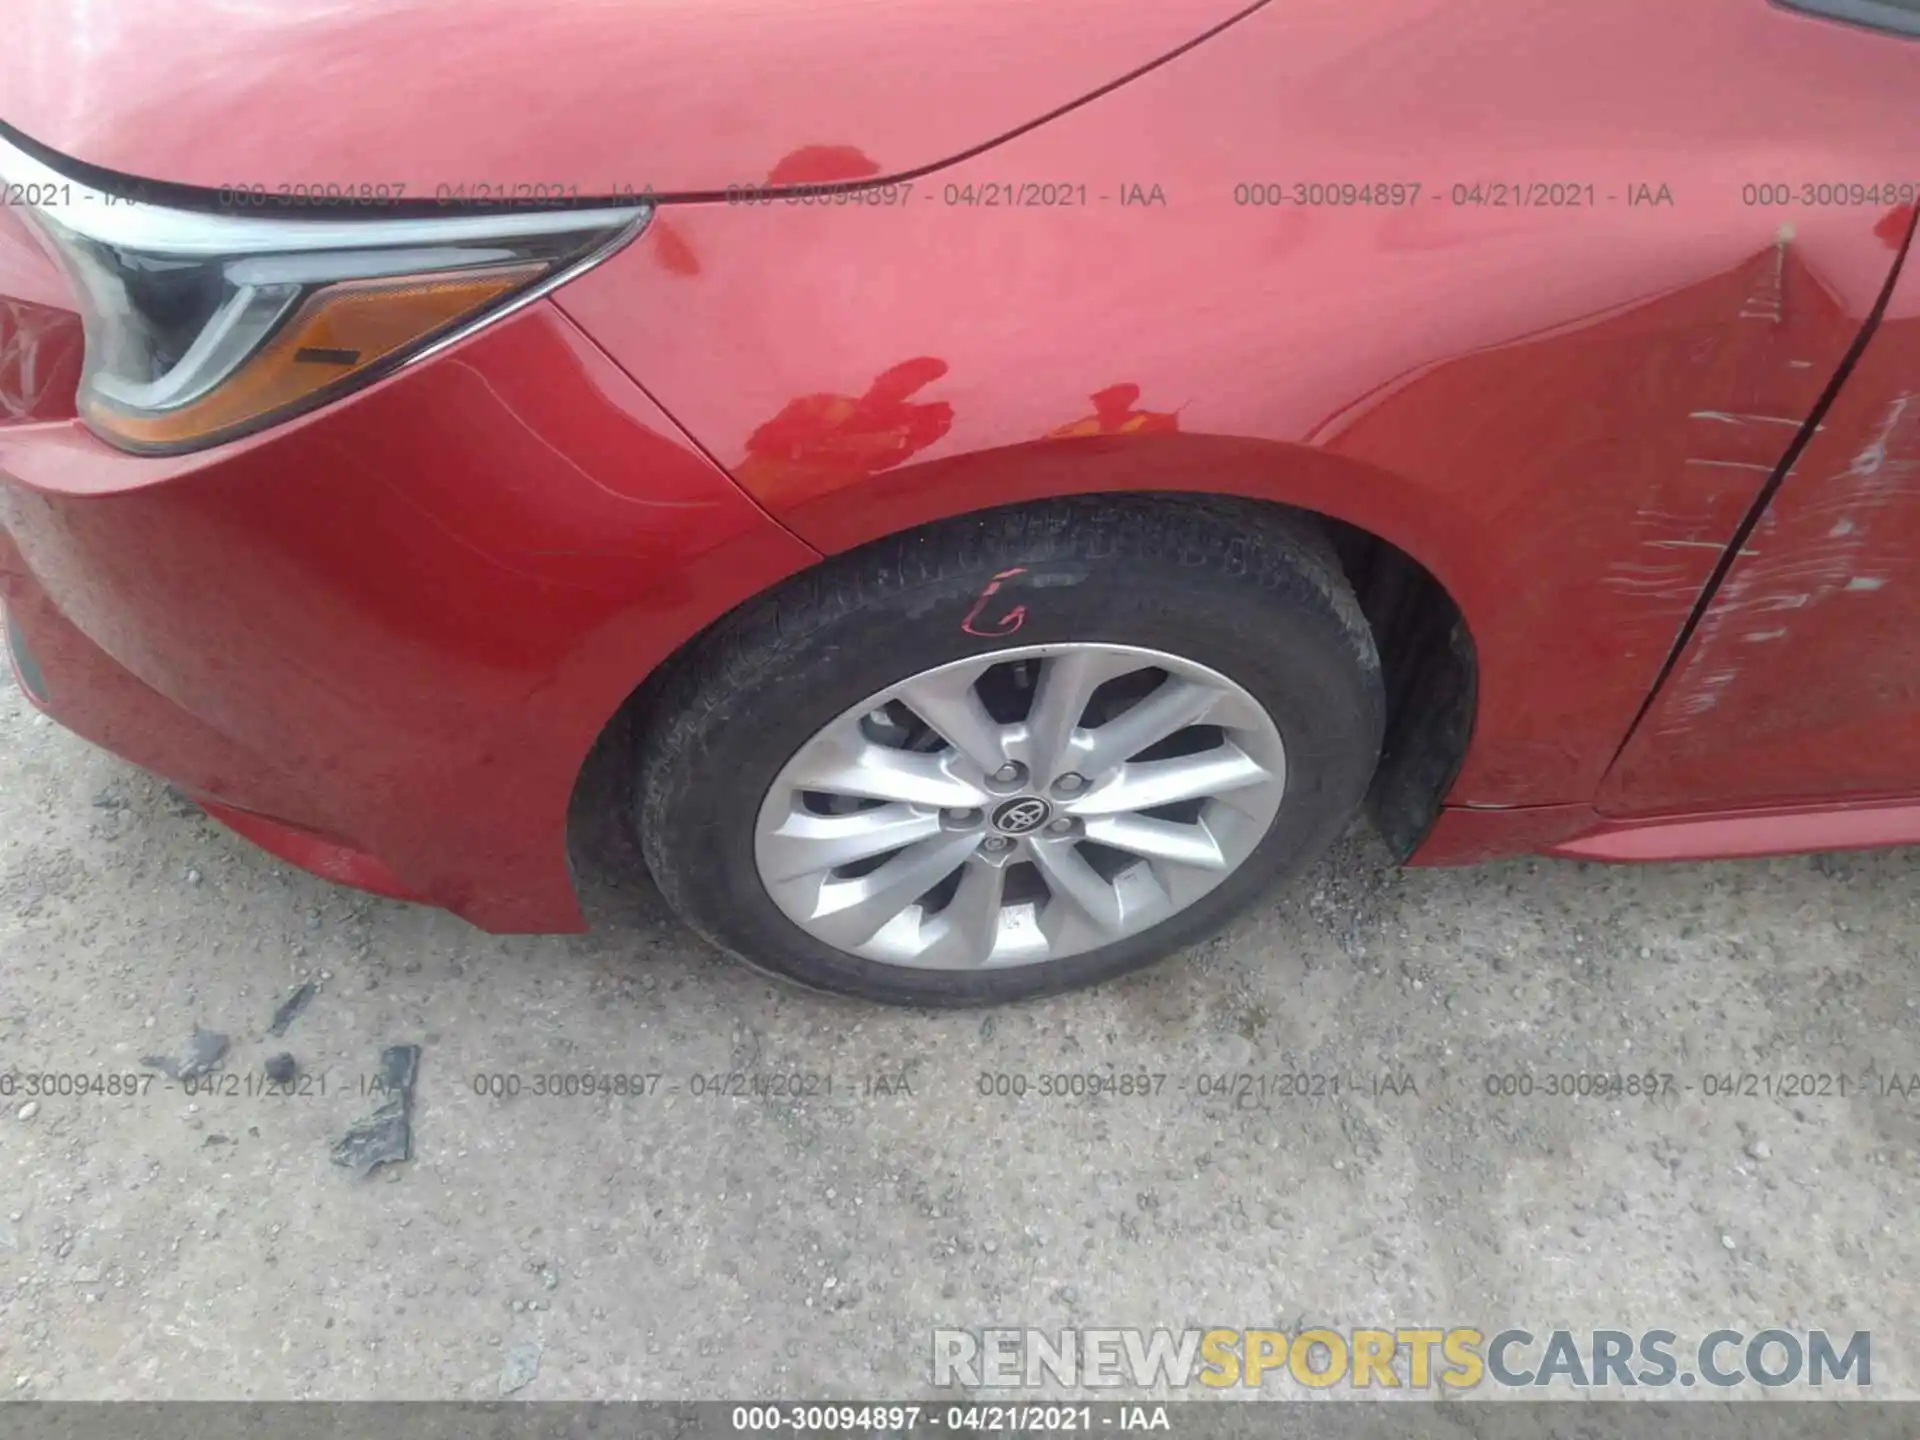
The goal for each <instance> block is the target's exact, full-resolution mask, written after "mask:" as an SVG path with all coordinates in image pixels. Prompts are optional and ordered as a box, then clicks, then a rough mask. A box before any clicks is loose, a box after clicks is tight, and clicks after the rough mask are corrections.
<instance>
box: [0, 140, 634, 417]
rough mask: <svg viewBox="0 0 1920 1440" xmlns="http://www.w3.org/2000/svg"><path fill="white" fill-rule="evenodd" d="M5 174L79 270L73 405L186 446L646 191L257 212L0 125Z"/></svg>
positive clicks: (609, 222) (533, 272)
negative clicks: (58, 164)
mask: <svg viewBox="0 0 1920 1440" xmlns="http://www.w3.org/2000/svg"><path fill="white" fill-rule="evenodd" d="M0 177H4V178H5V180H6V181H7V182H8V183H9V184H10V186H12V187H13V188H14V193H16V194H23V195H25V196H27V197H29V198H30V199H33V200H39V201H41V202H42V203H37V204H29V206H28V207H27V209H28V213H29V214H30V215H31V216H32V217H33V220H34V222H35V224H36V226H37V228H38V230H39V232H40V233H41V235H42V236H43V237H44V238H45V240H46V241H47V243H48V245H49V247H50V248H51V249H52V250H53V252H54V253H55V254H56V255H57V256H58V258H59V259H60V261H61V262H62V264H63V265H64V266H65V267H66V269H67V271H68V273H69V274H70V275H71V276H72V278H73V280H74V284H75V288H76V290H77V291H78V292H79V296H80V300H81V310H82V319H83V321H84V323H85V329H86V360H85V365H84V367H83V369H82V372H81V379H80V393H79V404H78V408H79V411H80V414H81V415H82V416H83V417H85V419H86V421H87V423H88V424H89V425H90V426H91V427H92V428H93V429H94V430H95V431H96V432H98V433H99V434H100V435H101V436H102V437H103V438H105V439H107V440H109V441H111V442H112V443H113V444H115V445H118V446H120V447H121V448H123V449H128V450H136V451H142V452H148V453H174V452H178V451H182V450H195V449H199V448H201V447H202V446H206V445H212V444H215V443H217V442H219V441H222V440H229V439H233V438H235V437H236V436H239V435H242V434H245V433H247V432H249V431H251V430H256V429H259V428H260V427H262V426H264V425H268V424H271V423H274V422H276V421H279V420H284V419H286V418H288V417H290V416H292V415H295V414H298V413H300V412H302V411H305V410H310V409H312V408H314V407H315V406H318V405H322V404H325V403H326V402H328V401H329V400H333V399H336V398H338V397H339V396H341V395H344V394H346V393H348V392H349V391H351V390H354V389H356V388H358V387H359V386H361V385H365V384H368V383H370V382H371V381H373V380H375V379H377V378H378V377H380V376H382V375H385V374H389V373H391V372H392V371H393V370H395V369H397V368H398V367H400V366H401V365H404V364H407V363H409V362H411V361H413V360H417V359H419V358H421V357H422V356H423V355H425V354H426V353H428V352H430V351H432V350H434V349H437V348H439V347H440V346H442V345H445V344H449V343H451V342H452V341H453V340H455V339H457V338H459V337H460V336H462V335H465V334H467V333H469V332H470V331H471V330H472V329H474V328H476V327H477V326H478V325H480V324H484V323H486V322H487V321H489V320H492V319H495V318H497V317H498V316H500V315H502V314H504V313H506V312H507V311H508V310H511V309H515V308H518V306H519V305H520V304H524V303H526V302H528V301H530V300H532V299H534V298H535V297H536V296H538V295H540V294H544V293H545V292H546V291H547V290H549V289H551V288H553V287H554V286H555V285H557V284H559V283H560V282H561V281H563V280H565V279H567V278H569V277H570V276H571V275H573V274H574V273H576V272H577V271H578V270H580V269H583V268H585V267H586V266H587V265H589V264H592V263H593V262H595V261H596V260H598V259H599V258H601V257H603V256H604V255H606V254H609V253H611V252H612V250H614V249H616V248H618V247H619V246H620V245H621V244H623V243H625V241H627V240H628V239H631V238H632V236H633V235H634V234H635V233H637V232H638V230H639V228H640V226H641V225H642V224H643V223H644V222H645V220H646V218H647V214H648V212H647V210H646V208H645V207H643V206H623V207H617V208H613V207H610V208H605V209H592V210H560V211H541V212H531V213H530V212H524V211H515V212H502V213H494V214H486V215H449V216H429V217H426V218H424V219H398V218H384V217H374V218H366V219H358V218H350V219H344V220H337V219H287V220H281V219H266V218H262V217H258V216H234V215H222V214H203V213H199V212H196V211H188V210H178V209H172V208H168V207H163V206H155V205H150V204H146V203H144V202H140V203H133V202H128V201H125V200H119V199H116V198H111V197H108V196H105V195H102V194H100V193H99V192H97V191H92V190H90V189H88V188H86V187H83V186H82V185H81V184H80V183H79V182H76V181H70V180H68V179H67V178H66V177H64V176H60V175H58V174H56V173H55V172H54V171H52V170H50V169H49V168H48V167H46V166H45V165H43V164H41V163H40V162H39V161H37V160H35V159H34V158H33V157H31V156H29V155H27V154H26V153H25V152H23V151H20V150H18V149H16V148H15V147H13V146H11V145H9V144H8V143H7V142H6V141H5V140H4V139H0Z"/></svg>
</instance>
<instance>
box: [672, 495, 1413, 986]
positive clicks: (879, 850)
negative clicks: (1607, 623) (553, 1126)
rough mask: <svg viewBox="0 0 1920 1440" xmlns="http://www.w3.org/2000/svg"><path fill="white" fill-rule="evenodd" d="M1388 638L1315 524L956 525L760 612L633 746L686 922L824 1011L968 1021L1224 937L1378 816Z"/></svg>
mask: <svg viewBox="0 0 1920 1440" xmlns="http://www.w3.org/2000/svg"><path fill="white" fill-rule="evenodd" d="M1383 708H1384V706H1383V700H1382V694H1381V684H1380V666H1379V660H1378V656H1377V654H1376V652H1375V650H1374V646H1373V640H1372V636H1371V634H1370V632H1369V631H1368V629H1367V626H1366V623H1365V621H1364V620H1363V619H1362V617H1361V615H1360V612H1359V607H1358V605H1357V603H1356V602H1355V601H1354V598H1353V596H1352V593H1351V591H1350V590H1349V589H1348V587H1347V585H1346V582H1345V580H1344V578H1343V577H1342V575H1341V573H1340V569H1339V565H1338V563H1337V561H1336V559H1335V558H1334V555H1333V553H1332V550H1331V548H1330V547H1329V546H1328V545H1327V544H1326V542H1325V540H1324V539H1323V537H1322V536H1321V535H1320V534H1319V532H1318V531H1317V530H1316V529H1315V528H1313V527H1312V526H1311V524H1310V523H1308V522H1306V521H1303V520H1301V519H1298V518H1295V517H1292V516H1290V515H1287V514H1285V513H1284V512H1272V511H1268V510H1264V509H1261V508H1259V507H1254V506H1250V505H1242V504H1238V503H1232V502H1195V501H1181V500H1174V499H1155V500H1141V499H1118V500H1116V499H1110V498H1105V497H1088V498H1083V499H1077V500H1067V501H1058V502H1050V503H1047V504H1044V505H1040V506H1033V507H1023V508H1020V509H1014V510H1006V511H995V512H989V513H988V514H985V515H981V516H972V517H966V518H963V519H960V520H955V521H949V522H944V523H942V524H940V525H936V526H933V527H929V528H928V529H926V530H922V531H917V532H914V533H912V534H910V535H906V536H899V537H894V538H892V539H889V540H885V541H881V542H877V543H876V544H875V545H872V546H868V547H866V548H864V549H862V550H859V551H855V552H852V553H850V554H848V555H844V556H840V557H836V558H835V559H833V560H830V561H828V562H826V563H825V564H823V565H822V566H820V567H818V568H817V569H816V570H814V571H811V572H809V573H808V574H806V575H803V576H800V577H798V578H797V579H795V580H794V581H792V582H790V583H789V584H788V585H786V586H784V587H782V588H781V589H779V590H777V591H775V592H774V593H772V594H770V595H768V596H765V597H763V598H762V599H760V600H758V601H755V602H753V603H752V604H750V605H748V606H746V607H744V608H743V609H742V610H741V611H739V612H737V613H736V614H735V615H733V616H731V617H729V619H728V620H727V621H725V622H723V623H722V624H721V625H720V626H719V627H718V628H717V630H716V632H715V633H714V634H713V635H711V636H710V637H708V639H707V640H706V641H705V642H704V643H703V644H702V646H701V647H700V648H699V649H698V650H697V651H696V652H695V653H694V654H693V655H692V656H691V657H689V658H688V660H687V661H686V662H685V663H684V664H683V665H681V666H680V667H679V668H677V670H676V671H675V672H674V673H673V674H672V675H671V676H670V677H669V678H668V679H667V681H666V682H665V684H664V686H663V690H662V693H661V694H660V696H659V697H658V698H657V703H656V704H655V705H654V707H653V709H652V712H651V714H652V719H651V723H650V724H649V725H648V726H647V727H646V730H645V733H644V735H643V738H642V742H641V748H640V766H639V785H638V789H637V816H638V822H639V828H640V835H641V843H642V848H643V850H644V853H645V855H646V859H647V863H648V865H649V867H650V868H651V869H652V871H653V875H654V878H655V880H656V881H657V882H658V884H659V886H660V889H661V891H662V893H663V895H664V896H665V897H666V899H667V901H668V903H669V904H670V905H672V906H673V908H674V909H675V910H676V911H677V912H678V913H679V914H680V915H681V916H682V918H684V919H685V920H686V921H687V922H688V923H689V924H690V925H691V926H692V927H693V928H694V929H695V930H697V931H699V932H700V933H701V934H702V935H704V936H705V937H707V938H708V939H709V940H711V941H713V942H714V943H715V944H717V945H719V946H720V947H721V948H722V949H724V950H726V951H727V952H729V953H730V954H733V955H735V956H736V957H738V958H740V959H742V960H745V961H747V962H748V963H750V964H753V965H756V966H758V967H760V968H762V969H764V970H768V971H772V972H774V973H777V974H780V975H782V976H785V977H787V978H789V979H792V980H796V981H798V982H800V983H801V984H804V985H808V986H811V987H814V988H818V989H824V990H831V991H837V992H840V993H843V994H850V995H858V996H863V997H865V998H868V999H873V1000H880V1001H887V1002H892V1003H900V1004H920V1005H969V1004H988V1003H995V1002H999V1001H1007V1000H1017V999H1025V998H1029V997H1032V996H1037V995H1044V994H1051V993H1054V992H1057V991H1061V990H1066V989H1071V988H1074V987H1077V986H1081V985H1087V984H1092V983H1094V982H1096V981H1100V980H1104V979H1108V978H1110V977H1112V976H1115V975H1120V974H1124V973H1125V972H1127V971H1129V970H1134V969H1138V968H1139V967H1141V966H1143V965H1146V964H1150V963H1151V962H1153V961H1154V960H1157V959H1159V958H1161V957H1162V956H1164V955H1166V954H1167V953H1169V952H1170V951H1172V950H1174V949H1177V948H1178V947H1180V946H1182V945H1184V944H1187V943H1190V942H1192V941H1194V940H1196V939H1200V938H1202V937H1204V936H1205V935H1207V934H1209V933H1210V932H1212V931H1214V930H1216V929H1218V928H1219V927H1220V926H1221V925H1222V924H1224V923H1225V922H1226V921H1227V920H1228V919H1230V918H1231V917H1232V916H1233V915H1235V914H1236V913H1238V912H1239V911H1241V910H1243V909H1244V908H1246V907H1247V906H1248V905H1249V904H1250V903H1251V902H1252V901H1253V900H1254V899H1256V898H1257V897H1258V896H1259V894H1260V893H1261V892H1262V891H1263V890H1265V889H1266V888H1268V887H1269V886H1270V885H1271V884H1272V883H1273V882H1274V881H1275V880H1277V879H1278V878H1279V877H1280V876H1282V875H1285V874H1288V873H1291V872H1292V871H1294V870H1296V869H1297V868H1299V867H1300V866H1301V865H1303V864H1305V863H1306V862H1307V861H1309V860H1311V859H1312V858H1313V857H1314V856H1315V855H1316V854H1317V853H1318V852H1319V851H1320V850H1321V849H1322V848H1323V847H1324V846H1325V845H1326V843H1327V842H1328V841H1330V840H1331V839H1332V837H1333V835H1334V834H1335V833H1337V831H1338V829H1339V827H1340V826H1341V824H1342V823H1343V822H1344V821H1345V820H1346V819H1347V818H1348V817H1349V816H1350V815H1351V814H1352V812H1353V810H1354V809H1355V807H1356V806H1357V805H1358V804H1359V801H1360V798H1361V796H1362V795H1363V794H1364V792H1365V790H1366V787H1367V783H1368V780H1369V778H1370V777H1371V775H1372V772H1373V765H1374V761H1375V758H1376V756H1377V754H1378V750H1379V745H1380V734H1381V727H1382V713H1383Z"/></svg>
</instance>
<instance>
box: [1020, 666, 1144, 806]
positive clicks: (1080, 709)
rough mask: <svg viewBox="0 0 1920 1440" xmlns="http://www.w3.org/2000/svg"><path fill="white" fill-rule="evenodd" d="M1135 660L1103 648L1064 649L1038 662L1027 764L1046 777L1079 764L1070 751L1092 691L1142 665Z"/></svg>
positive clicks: (1029, 721)
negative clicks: (1061, 653)
mask: <svg viewBox="0 0 1920 1440" xmlns="http://www.w3.org/2000/svg"><path fill="white" fill-rule="evenodd" d="M1144 668H1145V667H1144V665H1143V664H1142V663H1141V662H1140V661H1139V660H1136V659H1133V658H1132V657H1130V656H1125V655H1116V654H1113V653H1112V652H1110V651H1105V650H1087V649H1080V650H1069V651H1068V652H1067V653H1066V654H1064V655H1050V656H1048V657H1047V658H1046V659H1045V660H1043V661H1041V662H1040V683H1039V684H1038V685H1037V686H1036V687H1035V689H1034V694H1033V705H1032V707H1031V708H1030V709H1029V710H1028V712H1027V757H1026V759H1027V765H1028V767H1029V768H1030V769H1032V770H1033V772H1034V773H1035V774H1036V775H1039V776H1042V777H1051V776H1053V775H1055V774H1057V773H1059V772H1060V771H1062V770H1067V769H1071V768H1073V767H1074V766H1075V765H1077V764H1079V763H1080V762H1079V761H1078V759H1077V758H1075V759H1069V757H1070V756H1071V755H1072V754H1073V739H1074V731H1075V730H1076V729H1077V728H1078V726H1079V724H1080V716H1081V715H1082V714H1083V713H1085V711H1086V708H1087V702H1088V701H1089V700H1091V699H1092V698H1093V692H1094V691H1096V690H1098V689H1099V688H1100V687H1101V686H1102V685H1103V684H1105V683H1106V682H1107V681H1109V680H1113V679H1117V678H1118V677H1120V676H1122V675H1128V674H1131V673H1132V672H1133V671H1135V670H1140V669H1144Z"/></svg>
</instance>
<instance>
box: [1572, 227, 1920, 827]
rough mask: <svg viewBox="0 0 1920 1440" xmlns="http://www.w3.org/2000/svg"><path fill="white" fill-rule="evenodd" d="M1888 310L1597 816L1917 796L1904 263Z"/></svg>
mask: <svg viewBox="0 0 1920 1440" xmlns="http://www.w3.org/2000/svg"><path fill="white" fill-rule="evenodd" d="M1790 288H1791V287H1790ZM1887 316H1888V318H1887V319H1886V320H1885V321H1884V322H1883V323H1882V325H1881V327H1880V329H1879V330H1878V331H1877V332H1876V333H1875V335H1874V336H1873V338H1872V340H1871V342H1870V343H1869V344H1868V345H1867V347H1866V349H1865V350H1864V351H1863V353H1862V355H1861V358H1860V360H1859V362H1858V364H1857V365H1856V367H1855V369H1854V372H1853V373H1852V375H1851V376H1850V377H1849V378H1848V380H1847V382H1846V384H1845V385H1843V386H1842V388H1841V389H1840V391H1839V393H1838V395H1837V396H1836V397H1835V400H1834V403H1833V406H1832V408H1831V410H1830V411H1829V412H1828V413H1827V415H1826V416H1825V417H1824V418H1823V421H1822V424H1821V427H1820V429H1819V431H1818V432H1817V433H1815V434H1814V435H1812V436H1811V437H1810V438H1809V440H1808V442H1807V446H1806V448H1805V449H1804V450H1803V451H1802V452H1801V454H1800V455H1799V457H1798V459H1797V460H1796V461H1795V463H1794V467H1793V471H1792V473H1790V474H1789V475H1788V476H1786V477H1785V479H1784V480H1783V482H1782V484H1781V486H1780V488H1779V490H1778V492H1777V493H1776V494H1775V496H1774V499H1773V502H1772V504H1771V506H1770V507H1769V510H1768V512H1767V514H1765V515H1764V516H1762V517H1761V521H1760V523H1759V524H1758V525H1757V526H1756V527H1755V529H1754V532H1753V535H1752V537H1751V540H1750V542H1749V544H1748V546H1747V547H1746V550H1745V551H1744V552H1743V553H1742V554H1741V555H1740V556H1738V557H1737V558H1736V559H1735V561H1734V563H1733V565H1732V566H1731V568H1730V569H1729V570H1728V573H1727V577H1726V580H1725V582H1724V584H1723V585H1722V586H1721V589H1720V592H1719V593H1718V595H1716V596H1715V598H1714V600H1713V603H1712V604H1711V605H1710V606H1709V608H1708V610H1707V612H1706V614H1705V615H1704V616H1703V617H1702V621H1701V624H1700V625H1699V627H1698V628H1697V629H1696V631H1695V633H1694V635H1693V637H1692V639H1691V640H1690V642H1689V644H1688V647H1687V649H1686V651H1685V652H1684V653H1683V654H1682V655H1681V657H1680V659H1679V661H1678V662H1677V663H1676V665H1675V666H1674V668H1673V672H1672V674H1671V676H1670V677H1669V680H1668V683H1667V685H1666V686H1665V687H1664V688H1663V690H1662V693H1661V694H1660V695H1658V696H1656V697H1655V700H1654V703H1653V705H1652V706H1651V707H1650V708H1649V711H1648V714H1647V718H1646V721H1645V723H1644V724H1643V725H1642V726H1641V727H1640V729H1639V731H1638V732H1637V733H1636V734H1635V735H1634V736H1633V738H1632V739H1631V740H1630V741H1629V743H1628V744H1627V746H1626V748H1625V749H1624V750H1623V752H1622V754H1621V757H1620V760H1619V762H1618V763H1617V764H1616V765H1615V766H1614V768H1613V770H1612V771H1611V772H1610V773H1609V775H1608V776H1607V779H1606V781H1605V782H1604V783H1603V785H1602V787H1601V794H1600V801H1599V803H1600V806H1601V808H1602V809H1603V810H1606V811H1607V812H1609V813H1615V814H1632V813H1636V812H1639V813H1645V812H1651V811H1658V810H1662V809H1671V808H1679V807H1686V808H1695V807H1698V808H1710V807H1713V806H1716V805H1720V806H1737V805H1742V804H1768V803H1773V802H1776V801H1778V802H1791V801H1794V800H1803V799H1824V798H1834V799H1844V798H1848V797H1858V798H1868V797H1899V796H1903V795H1910V794H1914V793H1920V685H1916V677H1920V586H1915V585H1914V584H1911V583H1906V581H1907V577H1909V576H1915V575H1920V387H1916V386H1915V384H1914V377H1915V375H1916V374H1920V271H1916V270H1915V268H1914V267H1913V266H1912V264H1911V263H1909V266H1908V269H1907V272H1906V274H1905V275H1903V277H1902V279H1901V282H1900V285H1899V287H1898V288H1897V290H1896V292H1895V295H1894V297H1893V298H1892V300H1891V301H1890V302H1889V306H1888V310H1887ZM1714 408H1715V409H1722V410H1724V409H1726V407H1714ZM1728 413H1737V412H1731V411H1729V412H1728ZM1776 413H1777V412H1776ZM1703 423H1708V424H1711V425H1712V426H1713V427H1714V428H1715V429H1716V430H1718V431H1721V432H1724V433H1733V431H1734V429H1735V428H1737V427H1732V428H1730V427H1728V426H1727V425H1725V424H1724V423H1722V422H1719V421H1707V422H1703Z"/></svg>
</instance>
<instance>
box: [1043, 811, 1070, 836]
mask: <svg viewBox="0 0 1920 1440" xmlns="http://www.w3.org/2000/svg"><path fill="white" fill-rule="evenodd" d="M1047 829H1049V830H1050V831H1052V832H1053V833H1054V834H1055V835H1064V834H1066V833H1067V832H1068V831H1069V830H1071V829H1073V821H1071V820H1069V819H1068V818H1067V817H1066V816H1064V815H1062V816H1061V817H1060V818H1059V819H1058V820H1050V821H1048V822H1047Z"/></svg>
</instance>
